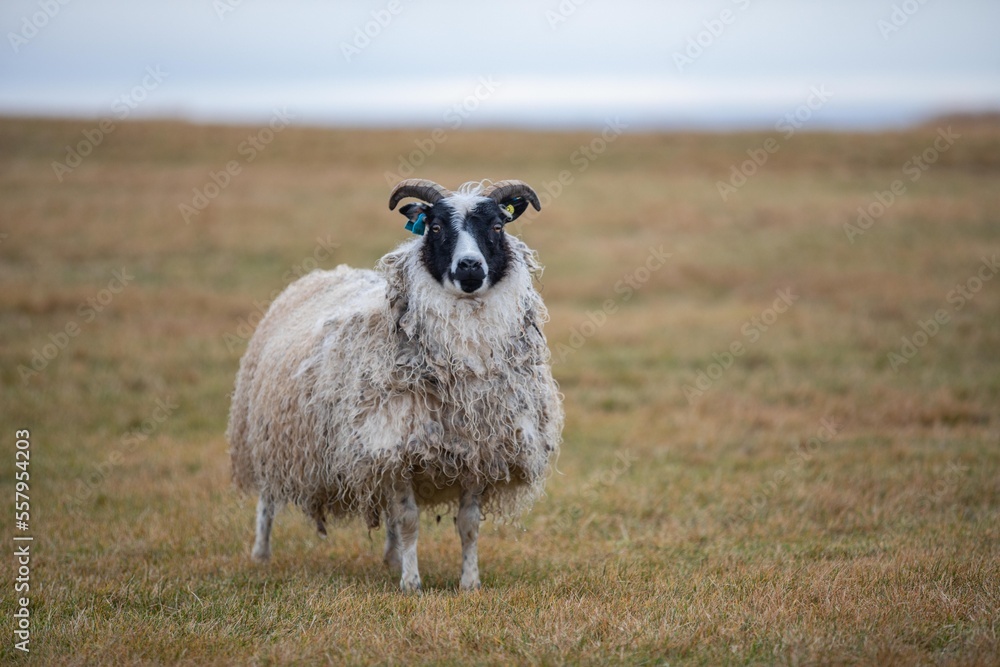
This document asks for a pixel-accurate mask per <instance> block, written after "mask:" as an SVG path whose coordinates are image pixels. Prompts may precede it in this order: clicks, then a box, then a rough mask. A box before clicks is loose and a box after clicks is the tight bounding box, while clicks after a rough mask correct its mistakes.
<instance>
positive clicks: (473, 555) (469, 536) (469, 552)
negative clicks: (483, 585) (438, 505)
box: [455, 489, 480, 591]
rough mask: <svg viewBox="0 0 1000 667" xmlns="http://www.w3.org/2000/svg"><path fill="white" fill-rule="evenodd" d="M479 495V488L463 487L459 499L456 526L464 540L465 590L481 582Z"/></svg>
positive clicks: (463, 573)
mask: <svg viewBox="0 0 1000 667" xmlns="http://www.w3.org/2000/svg"><path fill="white" fill-rule="evenodd" d="M479 496H480V491H479V490H478V489H463V490H462V499H461V500H460V501H459V506H458V517H457V519H456V521H455V526H456V527H457V528H458V536H459V538H461V540H462V581H461V583H460V584H459V586H460V588H461V589H462V590H463V591H474V590H477V589H478V588H479V586H480V583H479V547H478V540H479Z"/></svg>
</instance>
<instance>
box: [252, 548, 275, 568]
mask: <svg viewBox="0 0 1000 667" xmlns="http://www.w3.org/2000/svg"><path fill="white" fill-rule="evenodd" d="M250 558H252V559H253V562H255V563H261V564H264V563H266V562H268V561H269V560H271V550H270V549H259V548H257V547H254V550H253V553H251V554H250Z"/></svg>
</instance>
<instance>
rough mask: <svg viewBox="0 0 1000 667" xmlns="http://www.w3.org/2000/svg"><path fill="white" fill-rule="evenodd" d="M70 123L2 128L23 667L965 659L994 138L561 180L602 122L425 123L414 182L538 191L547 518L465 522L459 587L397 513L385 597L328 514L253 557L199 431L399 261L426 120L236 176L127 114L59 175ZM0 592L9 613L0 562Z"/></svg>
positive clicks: (7, 379)
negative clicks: (403, 193)
mask: <svg viewBox="0 0 1000 667" xmlns="http://www.w3.org/2000/svg"><path fill="white" fill-rule="evenodd" d="M93 127H94V123H93V122H92V121H84V120H81V121H57V120H48V121H47V120H29V119H18V118H6V119H3V120H0V191H2V196H0V258H2V259H0V360H2V363H0V380H2V390H0V391H2V405H3V409H2V413H0V425H2V428H0V433H2V434H3V437H4V438H5V439H6V440H7V442H8V443H9V445H8V444H5V445H4V451H7V452H13V433H14V431H15V429H22V428H27V429H30V430H31V433H32V458H31V495H32V508H33V509H32V511H33V514H32V519H33V528H32V530H33V533H34V535H36V541H35V542H34V547H33V548H34V550H35V555H34V560H33V569H32V607H31V613H32V619H33V635H32V637H33V640H32V653H33V654H35V655H34V658H35V659H36V660H38V661H40V662H39V664H43V663H44V664H83V663H88V664H94V663H107V664H112V663H113V664H133V663H148V662H154V663H179V664H205V663H215V664H222V663H242V664H280V663H284V662H288V661H293V660H294V661H299V662H303V663H320V662H325V661H329V662H332V663H376V662H378V663H389V664H421V663H430V662H442V663H445V664H470V663H495V664H499V663H528V664H536V663H537V664H559V663H568V664H602V663H607V662H618V661H625V662H629V663H634V664H664V663H670V664H677V663H695V664H724V663H757V664H774V663H782V664H804V663H809V664H814V663H838V664H840V663H857V662H863V663H875V662H878V663H882V664H907V665H909V664H995V663H996V661H997V659H998V655H1000V642H998V637H997V609H998V608H1000V532H998V526H1000V465H998V464H1000V407H998V406H1000V354H998V350H1000V277H998V276H997V275H996V268H995V263H996V261H997V258H998V254H1000V213H998V211H1000V190H998V188H997V183H998V176H1000V125H998V124H997V123H996V122H994V121H992V120H990V119H989V118H986V119H983V120H980V121H975V120H974V119H968V118H962V117H956V118H943V119H940V120H939V121H935V122H930V123H928V124H926V125H922V126H918V127H914V128H911V129H908V130H905V131H904V130H900V131H895V132H882V133H833V132H830V133H817V132H808V133H807V132H800V133H796V134H795V135H794V136H792V137H791V138H787V139H783V138H781V135H780V134H778V133H775V132H770V133H769V132H766V131H765V132H760V133H750V132H744V133H707V132H706V133H679V132H678V133H642V132H630V133H625V134H623V135H620V136H616V137H614V140H613V141H610V142H608V143H607V144H606V147H605V149H604V150H603V151H602V152H601V153H600V154H599V155H595V157H594V159H592V160H590V159H586V160H583V161H581V160H580V159H579V157H578V156H579V155H581V153H580V152H579V151H580V148H581V146H591V145H592V142H594V141H595V139H596V138H597V137H599V136H600V130H599V129H597V130H594V131H580V132H550V133H546V132H527V131H502V130H464V131H458V132H450V133H448V134H447V137H446V140H445V141H443V142H440V143H437V145H436V148H435V153H434V156H433V160H430V161H429V162H428V164H427V165H426V167H423V168H421V169H418V172H417V175H419V176H420V177H424V178H430V179H433V180H436V181H438V182H440V183H443V184H445V185H446V186H450V187H456V186H458V185H459V184H460V183H462V182H464V181H467V180H471V179H475V180H478V179H481V178H491V179H495V180H499V179H503V178H520V179H523V180H525V181H527V182H528V183H530V184H532V185H533V186H534V187H535V188H536V189H537V190H538V192H539V193H540V194H543V203H545V207H544V208H543V210H542V212H541V213H540V214H533V215H530V216H525V218H523V219H522V220H521V221H519V222H518V223H515V224H514V225H513V229H512V230H511V231H512V232H513V233H515V234H517V235H519V236H521V237H522V238H523V239H524V240H525V241H527V243H528V244H529V245H531V246H532V247H533V248H535V249H537V250H538V252H539V254H540V256H541V259H542V261H543V263H544V264H545V265H546V270H545V273H544V276H543V279H542V281H541V284H540V289H541V290H542V294H543V296H544V298H545V299H546V302H547V304H548V306H549V309H550V313H551V322H550V323H549V325H548V327H547V329H546V334H547V336H548V339H549V342H550V345H551V346H552V347H553V349H554V351H555V352H556V355H555V356H556V365H555V374H556V377H557V379H558V381H559V382H560V385H561V387H562V389H563V391H564V393H565V397H566V411H567V421H566V431H565V443H564V446H563V453H562V456H561V458H560V460H559V465H558V468H559V472H558V473H557V474H554V475H553V477H552V479H551V482H550V484H549V487H548V494H547V496H546V498H544V500H543V501H541V502H540V503H539V504H538V505H537V506H536V508H535V510H534V511H533V512H532V513H531V514H529V515H528V516H527V517H525V518H524V520H523V522H522V523H518V524H515V525H497V524H494V523H492V522H491V523H487V524H486V525H485V529H484V531H483V535H482V540H481V542H480V549H481V565H482V570H483V575H484V578H483V583H484V589H483V591H482V592H481V593H479V594H476V595H459V594H458V593H457V590H456V589H457V579H458V571H459V559H458V553H459V552H458V546H457V542H458V540H457V537H456V536H455V535H454V534H453V533H454V530H453V527H452V524H451V519H450V517H445V518H444V519H443V520H441V521H440V524H438V522H437V521H436V517H434V516H425V517H424V519H423V523H422V526H421V530H422V535H421V545H420V547H421V565H422V570H423V573H424V577H425V588H426V589H427V590H426V591H425V593H424V594H423V596H421V597H405V596H402V595H400V594H399V593H398V592H397V591H396V582H395V580H394V577H393V576H392V575H390V574H389V573H387V572H386V571H385V570H384V569H383V566H382V563H381V540H382V539H383V535H382V533H381V531H379V532H375V533H372V534H368V533H367V531H366V530H365V529H364V528H363V527H362V526H361V525H360V523H354V524H349V525H346V526H341V527H337V528H336V529H334V530H333V531H331V535H330V537H329V539H327V540H326V541H321V540H319V539H318V538H317V537H316V535H315V534H314V532H313V530H312V528H311V526H310V525H309V523H308V521H306V520H305V519H304V518H303V517H302V516H301V515H300V514H299V513H298V512H296V511H287V510H286V511H285V512H284V513H282V514H281V515H280V516H279V519H278V522H277V524H276V529H275V538H274V545H275V556H274V560H273V562H272V563H271V564H270V565H269V566H268V567H263V568H262V567H257V566H255V565H253V564H252V563H251V562H250V560H249V546H250V542H251V539H252V514H253V508H252V506H253V502H254V500H255V499H241V498H240V497H239V496H238V495H237V494H236V492H235V491H234V490H233V489H232V487H231V486H230V483H229V469H228V455H227V451H226V443H225V440H224V436H223V433H224V429H225V423H226V417H227V412H228V408H229V392H230V391H231V388H232V382H233V379H234V376H235V372H236V369H237V365H238V361H239V357H240V355H241V354H242V352H243V351H244V349H245V339H246V335H247V333H248V332H249V330H250V328H251V326H252V324H253V322H255V321H256V320H255V318H256V317H257V315H256V313H257V312H258V311H259V308H260V307H261V305H262V304H266V302H267V301H268V299H269V298H270V296H271V295H272V294H273V293H274V291H275V290H279V289H281V288H282V287H284V286H285V285H286V284H287V283H288V281H289V280H290V279H291V278H292V277H293V276H294V275H295V274H297V273H300V272H301V271H303V270H307V269H309V268H311V267H312V266H313V265H314V264H315V265H318V266H319V267H321V268H332V267H333V266H335V265H337V264H340V263H348V264H352V265H355V266H366V267H367V266H372V265H373V264H374V263H375V261H376V260H377V259H378V258H379V257H380V256H381V255H382V254H383V253H385V252H386V251H388V250H389V249H391V248H392V247H394V245H395V244H397V243H399V242H401V241H402V240H404V239H405V238H406V237H407V233H406V232H405V231H404V230H403V219H402V217H401V216H399V215H398V213H394V212H390V211H389V210H388V208H387V206H386V201H387V196H388V192H389V190H390V188H391V185H392V184H391V183H389V182H387V180H392V179H391V177H389V178H388V179H387V176H386V171H387V170H391V171H398V165H399V163H400V160H401V159H403V160H405V159H406V156H407V155H409V154H410V153H411V152H412V151H413V150H414V148H415V146H416V145H417V144H415V143H414V142H420V141H425V142H426V140H427V139H428V137H429V136H430V131H429V130H420V129H410V130H401V129H400V130H388V129H386V130H376V129H369V130H343V129H341V130H336V129H310V128H303V127H287V128H284V129H282V130H281V131H280V132H277V133H275V134H274V137H273V141H271V142H270V143H268V144H267V146H266V147H264V148H263V149H262V150H260V151H259V152H258V153H257V154H256V156H255V159H254V160H253V161H252V162H247V160H246V155H245V154H243V153H241V152H240V146H241V144H242V143H243V142H245V141H247V139H248V137H252V136H256V135H258V133H259V132H260V130H261V127H263V126H259V125H257V126H251V125H248V126H225V127H223V126H210V125H195V124H186V123H181V122H126V123H120V124H119V125H118V126H117V127H116V128H115V130H114V131H113V132H112V133H110V134H107V136H105V137H104V139H103V141H102V142H101V144H100V145H99V146H96V147H95V148H94V150H93V152H92V154H91V155H89V156H87V157H85V159H83V161H82V164H80V166H78V167H76V168H74V169H72V171H71V172H69V173H65V174H62V180H61V182H60V181H59V179H58V178H57V174H56V173H54V171H53V167H52V163H53V161H57V160H63V159H64V157H65V149H64V148H63V147H64V146H66V145H76V144H77V143H78V142H79V141H80V140H81V138H82V137H84V135H83V132H84V131H86V130H90V129H92V128H93ZM948 128H951V131H952V132H953V133H955V134H957V135H958V138H957V139H955V140H954V142H953V145H951V146H950V147H949V148H948V149H947V150H944V151H938V155H937V157H936V159H935V160H934V162H933V164H930V165H929V168H928V169H927V170H926V171H923V172H921V176H920V178H919V179H918V180H916V181H912V180H911V178H910V175H909V172H908V171H907V170H906V169H907V167H906V165H907V164H908V162H910V161H911V160H912V158H913V157H914V156H916V155H921V154H923V153H924V152H925V151H927V150H928V149H931V148H933V146H934V142H935V138H936V137H938V136H939V131H940V130H947V129H948ZM769 137H778V138H781V140H780V150H779V151H778V152H777V153H775V154H773V155H771V156H770V157H769V159H768V161H767V162H766V164H764V165H763V166H760V167H758V168H757V169H756V170H755V173H754V174H753V175H752V176H750V177H749V178H748V179H747V181H746V183H745V184H744V185H742V187H740V188H738V190H737V191H736V192H734V193H730V194H729V195H728V196H727V198H726V199H725V201H724V200H723V198H722V197H721V196H720V193H719V186H718V183H719V182H720V181H727V180H729V179H730V177H731V175H732V168H733V167H734V165H735V166H737V167H738V166H739V165H741V164H742V163H743V162H745V161H746V160H747V159H748V155H747V151H748V150H750V151H753V150H755V149H757V148H758V147H760V146H762V145H763V144H764V142H765V141H766V140H767V139H768V138H769ZM593 146H600V144H599V143H596V144H593ZM229 161H237V162H238V163H239V165H240V172H239V173H238V174H237V175H235V176H232V178H231V179H230V182H229V183H228V185H227V186H226V187H224V188H221V190H220V191H219V193H218V194H217V196H215V197H214V198H212V199H211V201H210V202H209V203H208V205H207V206H206V207H205V208H204V210H202V211H200V212H199V213H198V214H197V215H193V216H190V215H189V216H188V217H190V220H189V221H186V220H185V216H184V215H183V213H182V211H181V208H180V207H181V205H182V204H187V205H191V204H192V202H193V201H194V198H195V193H194V190H195V189H197V190H200V191H202V192H203V193H204V192H205V189H206V185H207V184H209V183H211V182H212V181H211V174H212V173H218V172H220V171H222V170H224V169H225V168H226V165H227V162H229ZM584 167H585V168H584ZM561 172H565V173H564V174H563V178H562V180H563V183H562V184H560V183H559V180H560V173H561ZM897 179H898V180H901V181H903V182H904V183H905V187H906V192H905V194H903V195H901V196H898V197H895V201H894V202H893V203H892V204H891V205H889V206H888V207H887V208H886V210H885V212H884V214H882V215H880V216H877V217H876V219H874V220H873V223H872V224H871V225H870V227H868V229H867V230H862V231H863V233H861V234H854V233H848V232H849V231H850V230H845V224H853V225H855V226H856V225H857V221H858V212H857V210H858V208H859V207H863V208H865V209H869V210H875V211H877V210H878V209H877V207H876V208H874V209H872V203H873V202H876V201H878V198H879V196H881V197H883V199H884V198H885V195H876V193H883V192H885V191H888V190H890V188H891V185H892V183H893V182H894V181H896V180H897ZM209 190H210V189H209ZM856 229H857V228H856ZM654 251H656V252H657V253H661V254H662V253H667V254H669V257H668V258H667V260H666V261H665V262H663V263H662V264H657V263H655V262H654V263H650V264H647V261H648V260H649V258H650V257H651V255H653V254H655V253H654ZM654 265H655V267H654ZM991 267H993V268H991ZM649 269H652V270H649ZM115 272H118V273H117V276H118V277H116V273H115ZM122 277H124V280H122ZM977 280H978V282H977ZM116 281H117V282H116ZM630 282H631V283H632V286H631V287H628V289H626V288H625V287H623V284H624V285H625V286H628V285H629V283H630ZM119 288H120V289H119ZM959 288H961V289H964V290H966V292H965V293H964V294H963V293H962V292H961V291H960V290H959ZM782 291H783V293H785V294H793V295H794V296H795V299H794V301H793V302H792V304H791V305H790V306H789V307H788V308H787V311H786V312H783V313H778V312H777V311H772V312H769V309H771V308H773V306H774V305H775V300H776V298H778V297H777V296H776V294H777V293H779V292H782ZM626 296H627V297H628V298H626ZM91 300H93V301H91ZM609 306H610V307H609ZM98 309H99V310H98ZM939 311H943V312H944V314H945V316H946V317H945V318H944V320H946V321H945V322H944V323H943V324H939V325H938V327H937V328H936V329H934V327H933V326H931V325H929V324H928V322H929V321H931V320H933V319H934V317H935V315H936V314H938V313H939ZM595 323H596V324H595ZM921 323H923V329H924V330H925V331H927V330H933V331H934V333H933V334H932V335H929V336H928V335H925V336H924V337H923V338H921V336H920V334H919V333H918V332H920V331H921V330H922V329H921ZM71 324H73V325H76V327H77V330H78V332H77V334H75V335H72V336H69V335H67V336H65V340H64V339H63V338H61V337H60V335H59V334H60V332H64V333H65V332H66V331H67V326H68V325H71ZM904 338H905V339H907V340H909V341H910V343H911V344H913V354H910V353H909V349H908V348H907V347H906V342H905V341H904V340H903V339H904ZM921 341H923V343H922V344H920V343H921ZM60 342H62V343H63V344H61V345H60ZM734 343H741V344H742V345H743V350H744V351H743V353H742V354H740V355H738V356H736V357H735V358H733V359H732V360H731V363H729V361H728V360H727V358H726V352H727V350H729V349H730V348H731V346H732V345H733V344H734ZM47 345H48V346H55V347H49V349H48V352H49V353H52V354H51V355H50V356H52V357H53V358H52V359H51V360H49V359H47V358H45V357H46V355H47V353H46V350H45V348H46V346H47ZM36 353H37V354H39V355H41V356H40V357H37V356H36ZM893 354H897V355H900V357H901V358H902V359H903V360H905V363H903V362H901V361H899V358H895V357H893V356H892V355H893ZM33 358H34V359H35V365H34V367H33V366H32V364H33ZM702 374H704V376H705V378H707V380H700V379H699V378H700V376H701V375H702ZM709 375H712V376H717V377H709ZM706 382H707V383H708V384H707V386H706ZM699 383H700V384H699ZM692 387H694V388H696V389H698V391H699V392H701V393H700V395H699V396H695V394H694V393H693V392H692V391H691V388H692ZM13 464H14V461H13V455H12V454H11V455H9V456H7V457H5V458H4V460H2V461H0V479H2V482H0V488H3V489H4V490H5V494H6V496H8V497H10V496H12V495H13V493H12V490H13V482H12V480H13V472H14V468H13ZM2 525H3V526H4V534H5V536H7V539H9V537H10V535H11V533H12V532H13V525H12V521H11V519H10V518H9V516H8V518H4V519H3V521H2ZM0 584H2V586H3V590H4V594H3V596H0V608H2V613H3V616H4V618H5V619H11V618H12V614H13V611H14V603H13V599H12V596H11V595H10V592H11V591H12V590H13V568H12V567H11V566H5V567H4V568H3V578H2V580H0ZM5 623H7V624H9V623H10V621H5ZM8 627H10V626H8ZM11 643H12V642H11V641H10V633H9V632H8V634H7V639H6V640H5V641H4V643H3V645H2V646H0V655H2V656H3V658H4V660H12V659H13V658H14V655H15V651H14V650H13V649H12V646H11Z"/></svg>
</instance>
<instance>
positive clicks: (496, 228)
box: [493, 222, 503, 234]
mask: <svg viewBox="0 0 1000 667" xmlns="http://www.w3.org/2000/svg"><path fill="white" fill-rule="evenodd" d="M493 231H495V232H496V233H497V234H499V233H500V232H502V231H503V225H501V224H500V223H499V222H498V223H497V224H495V225H493Z"/></svg>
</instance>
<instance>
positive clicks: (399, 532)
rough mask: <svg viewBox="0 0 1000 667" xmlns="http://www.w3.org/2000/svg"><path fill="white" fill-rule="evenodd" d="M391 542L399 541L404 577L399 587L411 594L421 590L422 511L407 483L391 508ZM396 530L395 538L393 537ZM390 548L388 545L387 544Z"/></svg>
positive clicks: (389, 538)
mask: <svg viewBox="0 0 1000 667" xmlns="http://www.w3.org/2000/svg"><path fill="white" fill-rule="evenodd" d="M390 514H391V518H390V523H391V524H393V527H390V528H389V531H390V532H389V536H388V540H389V541H397V540H398V545H399V546H398V553H399V556H398V558H399V560H400V564H401V565H402V568H403V575H402V577H401V578H400V580H399V587H400V588H401V589H402V590H403V591H405V592H407V593H411V592H414V591H419V590H420V569H419V567H418V565H417V533H418V532H419V530H420V509H419V508H418V507H417V501H416V498H414V496H413V485H412V484H410V483H409V482H405V483H404V486H402V487H401V488H400V489H399V490H397V491H396V493H395V497H394V498H393V502H392V508H391V512H390ZM393 530H395V536H393V532H392V531H393ZM386 546H387V548H388V546H389V545H388V543H387V545H386Z"/></svg>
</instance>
